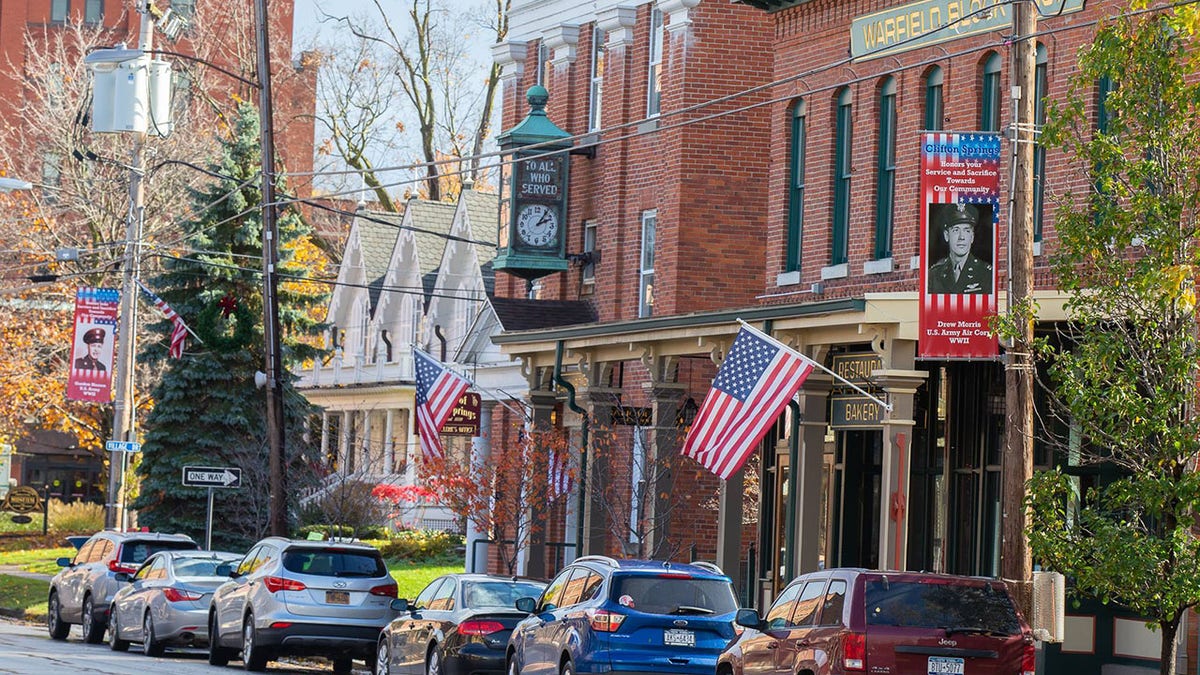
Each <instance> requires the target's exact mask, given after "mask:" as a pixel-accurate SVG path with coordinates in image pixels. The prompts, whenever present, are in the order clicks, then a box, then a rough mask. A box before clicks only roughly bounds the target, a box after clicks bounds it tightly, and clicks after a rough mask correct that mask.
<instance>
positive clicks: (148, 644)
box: [142, 612, 167, 656]
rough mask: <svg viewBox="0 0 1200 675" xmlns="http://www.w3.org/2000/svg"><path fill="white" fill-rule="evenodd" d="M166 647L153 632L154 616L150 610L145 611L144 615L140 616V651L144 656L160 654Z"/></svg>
mask: <svg viewBox="0 0 1200 675" xmlns="http://www.w3.org/2000/svg"><path fill="white" fill-rule="evenodd" d="M166 649H167V648H166V645H164V644H163V643H162V642H160V641H159V639H158V637H157V636H156V635H155V634H154V618H153V617H151V616H150V612H146V616H144V617H142V653H143V654H145V655H146V656H162V655H163V652H164V651H166Z"/></svg>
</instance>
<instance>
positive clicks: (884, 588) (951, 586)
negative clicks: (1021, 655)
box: [863, 578, 1021, 635]
mask: <svg viewBox="0 0 1200 675" xmlns="http://www.w3.org/2000/svg"><path fill="white" fill-rule="evenodd" d="M863 600H864V602H865V603H866V610H867V625H869V626H906V627H920V628H955V627H971V628H982V629H984V630H987V631H993V632H996V633H1000V634H1002V635H1016V634H1018V633H1020V632H1021V625H1020V621H1019V620H1018V619H1017V614H1016V610H1014V609H1013V604H1012V600H1011V599H1010V598H1009V595H1008V593H1006V592H1005V591H1004V590H1001V589H996V588H993V587H992V584H991V583H988V582H986V581H979V582H977V583H966V582H964V581H960V580H951V581H944V580H937V581H924V580H923V581H891V580H888V579H884V578H880V579H869V580H867V581H866V582H865V584H864V591H863Z"/></svg>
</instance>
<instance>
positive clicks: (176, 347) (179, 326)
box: [137, 281, 188, 359]
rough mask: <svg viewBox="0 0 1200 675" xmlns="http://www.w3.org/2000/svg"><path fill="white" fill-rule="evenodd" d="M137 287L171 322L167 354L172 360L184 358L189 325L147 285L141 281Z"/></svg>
mask: <svg viewBox="0 0 1200 675" xmlns="http://www.w3.org/2000/svg"><path fill="white" fill-rule="evenodd" d="M137 285H138V286H139V287H141V289H142V292H143V293H145V294H146V297H147V298H149V299H150V302H152V303H154V306H155V307H157V308H158V311H160V312H162V313H163V316H165V317H166V318H167V321H170V322H171V346H170V348H168V349H167V353H168V354H170V355H171V358H173V359H178V358H182V357H183V340H184V338H186V337H187V334H188V327H187V324H185V323H184V322H183V318H182V317H180V316H179V314H177V313H176V312H175V310H173V309H171V306H170V305H168V304H167V301H166V300H163V299H162V298H160V297H158V296H157V295H155V294H154V293H153V292H151V290H150V289H149V288H146V286H145V284H143V283H142V282H141V281H138V282H137Z"/></svg>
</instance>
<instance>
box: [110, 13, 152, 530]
mask: <svg viewBox="0 0 1200 675" xmlns="http://www.w3.org/2000/svg"><path fill="white" fill-rule="evenodd" d="M138 12H139V13H141V15H142V16H141V23H140V24H139V26H138V49H139V50H141V52H142V53H143V54H149V53H150V50H151V47H152V45H151V43H152V40H153V36H154V17H152V16H151V15H150V11H149V8H148V6H147V3H146V2H140V3H139V4H138ZM145 175H146V132H145V131H140V132H135V133H134V135H133V152H132V159H131V160H130V166H129V214H128V215H127V216H126V218H125V259H124V262H123V263H122V270H121V271H122V281H121V309H120V311H121V318H120V325H119V327H118V339H117V357H116V369H115V372H114V374H113V385H114V389H115V391H114V397H115V398H114V402H113V425H112V426H113V428H112V437H113V440H116V441H136V440H137V439H136V438H135V437H134V436H135V433H134V403H133V401H134V397H133V390H134V387H133V383H134V376H135V371H136V368H135V367H134V354H135V353H136V350H137V335H136V333H137V317H136V312H137V289H136V287H135V286H134V280H135V279H136V278H137V269H138V267H139V266H140V264H141V250H140V248H141V242H142V220H143V215H144V212H145V195H146V192H145V188H144V187H143V185H142V178H143V177H144V176H145ZM125 458H126V453H125V452H123V451H119V450H114V451H113V452H111V453H109V465H108V504H107V508H106V509H105V511H104V526H105V527H106V528H120V529H122V530H124V529H125V525H126V523H125V489H124V487H125Z"/></svg>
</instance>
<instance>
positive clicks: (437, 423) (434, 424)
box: [413, 347, 471, 459]
mask: <svg viewBox="0 0 1200 675" xmlns="http://www.w3.org/2000/svg"><path fill="white" fill-rule="evenodd" d="M413 371H414V373H415V374H416V381H417V433H418V434H419V436H420V438H421V456H422V457H425V458H426V459H441V458H442V456H443V455H444V454H445V453H444V452H443V451H442V441H441V439H439V438H438V432H440V431H441V429H442V425H443V424H445V423H446V419H447V418H448V417H450V413H451V412H453V410H454V404H455V403H458V398H459V397H460V396H462V395H463V392H464V391H466V390H467V387H469V386H471V383H470V382H468V381H467V380H466V379H464V378H462V377H460V376H458V375H456V374H455V373H453V372H451V371H450V369H449V368H447V367H446V366H444V365H442V364H441V363H440V362H439V361H437V360H436V359H434V358H433V357H432V356H429V355H428V354H426V353H425V352H423V351H421V350H420V349H417V348H415V347H414V348H413Z"/></svg>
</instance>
